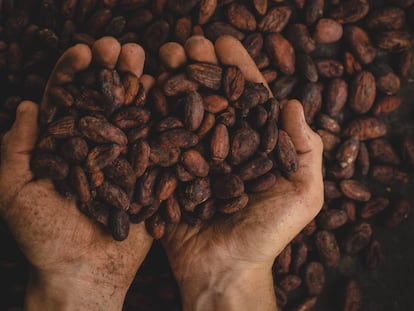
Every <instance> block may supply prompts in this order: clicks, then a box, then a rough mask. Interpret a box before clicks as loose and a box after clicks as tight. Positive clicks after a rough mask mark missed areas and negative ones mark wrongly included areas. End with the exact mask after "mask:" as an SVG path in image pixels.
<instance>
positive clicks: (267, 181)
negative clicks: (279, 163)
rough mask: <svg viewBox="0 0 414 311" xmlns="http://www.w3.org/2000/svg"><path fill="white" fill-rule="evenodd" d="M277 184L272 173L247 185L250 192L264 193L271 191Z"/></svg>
mask: <svg viewBox="0 0 414 311" xmlns="http://www.w3.org/2000/svg"><path fill="white" fill-rule="evenodd" d="M275 184H276V176H275V175H274V174H272V173H267V174H265V175H263V176H261V177H258V178H256V179H254V180H251V181H249V182H247V183H246V189H247V191H248V192H253V193H257V192H264V191H267V190H269V189H271V188H272V187H273V186H274V185H275Z"/></svg>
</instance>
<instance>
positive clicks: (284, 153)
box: [275, 130, 299, 173]
mask: <svg viewBox="0 0 414 311" xmlns="http://www.w3.org/2000/svg"><path fill="white" fill-rule="evenodd" d="M275 150H276V156H277V158H278V160H279V166H280V169H281V170H283V171H284V172H285V173H292V172H296V171H297V169H298V167H299V166H298V158H297V154H296V148H295V145H294V144H293V142H292V139H291V138H290V137H289V134H288V133H286V132H285V131H283V130H279V138H278V142H277V146H276V149H275Z"/></svg>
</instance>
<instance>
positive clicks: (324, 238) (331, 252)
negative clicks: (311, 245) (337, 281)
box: [315, 231, 341, 267]
mask: <svg viewBox="0 0 414 311" xmlns="http://www.w3.org/2000/svg"><path fill="white" fill-rule="evenodd" d="M315 244H316V248H317V250H318V254H319V257H320V259H321V261H322V262H323V264H324V265H325V266H326V267H337V266H338V265H339V260H340V257H341V254H340V252H339V246H338V243H337V242H336V238H335V235H334V234H333V233H331V232H329V231H319V232H318V233H317V234H316V238H315Z"/></svg>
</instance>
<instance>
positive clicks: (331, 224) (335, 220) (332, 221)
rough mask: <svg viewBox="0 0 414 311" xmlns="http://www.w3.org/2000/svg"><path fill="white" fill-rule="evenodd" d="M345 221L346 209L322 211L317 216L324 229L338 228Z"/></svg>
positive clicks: (346, 219) (346, 220)
mask: <svg viewBox="0 0 414 311" xmlns="http://www.w3.org/2000/svg"><path fill="white" fill-rule="evenodd" d="M347 222H348V216H347V213H346V211H344V210H340V209H336V208H333V209H329V210H325V211H322V212H321V213H320V214H319V216H318V223H319V225H320V226H321V227H322V228H323V229H325V230H334V229H338V228H339V227H342V226H343V225H345V224H346V223H347Z"/></svg>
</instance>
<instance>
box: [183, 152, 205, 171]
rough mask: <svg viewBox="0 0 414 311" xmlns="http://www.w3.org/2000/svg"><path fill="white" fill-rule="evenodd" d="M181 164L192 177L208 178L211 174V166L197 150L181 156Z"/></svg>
mask: <svg viewBox="0 0 414 311" xmlns="http://www.w3.org/2000/svg"><path fill="white" fill-rule="evenodd" d="M181 162H182V164H183V166H184V168H185V169H186V170H187V171H188V172H189V173H190V174H192V175H194V176H197V177H206V176H207V175H208V172H209V165H208V163H207V161H206V160H205V159H204V158H203V156H202V155H201V154H200V153H199V152H197V151H196V150H188V151H186V152H184V153H183V154H182V155H181Z"/></svg>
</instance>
